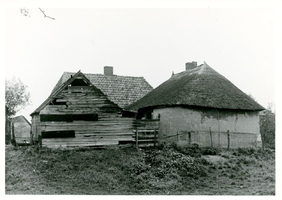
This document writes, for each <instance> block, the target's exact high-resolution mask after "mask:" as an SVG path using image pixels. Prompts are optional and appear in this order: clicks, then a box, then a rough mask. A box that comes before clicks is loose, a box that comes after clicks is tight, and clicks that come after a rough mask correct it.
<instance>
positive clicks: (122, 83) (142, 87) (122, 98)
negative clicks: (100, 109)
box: [33, 72, 153, 113]
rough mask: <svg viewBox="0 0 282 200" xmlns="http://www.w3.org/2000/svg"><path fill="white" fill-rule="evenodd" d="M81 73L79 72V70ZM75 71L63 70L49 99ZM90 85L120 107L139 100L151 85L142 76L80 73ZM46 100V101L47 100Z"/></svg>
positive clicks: (149, 89) (38, 109)
mask: <svg viewBox="0 0 282 200" xmlns="http://www.w3.org/2000/svg"><path fill="white" fill-rule="evenodd" d="M80 73H81V72H80ZM75 74H76V73H74V72H64V73H63V75H62V76H61V78H60V79H59V81H58V82H57V84H56V85H55V87H54V88H53V90H52V92H51V94H50V96H49V98H48V99H50V98H51V97H52V96H54V94H55V93H56V92H57V91H58V90H59V89H60V88H61V87H62V86H63V85H64V83H66V81H68V80H69V79H70V78H71V77H73V76H74V75H75ZM82 74H83V75H84V76H85V77H86V78H87V79H88V80H89V81H90V82H91V84H92V85H94V86H95V87H96V88H98V89H99V90H101V91H102V92H103V93H104V94H105V95H107V97H108V99H109V100H110V101H112V102H113V103H115V104H117V105H118V106H119V107H120V108H124V107H125V106H127V105H130V104H132V103H133V102H135V101H137V100H139V99H140V98H142V97H143V96H144V95H146V94H147V93H148V92H150V91H151V90H152V89H153V87H152V86H151V85H150V84H149V83H148V82H147V81H146V80H145V78H143V77H132V76H117V75H112V76H106V75H103V74H84V73H82ZM48 99H47V100H46V102H47V101H48ZM44 105H45V104H44V102H43V104H42V105H41V106H39V108H37V109H36V110H35V111H34V112H33V113H35V112H39V111H40V110H41V109H42V108H43V107H42V106H44Z"/></svg>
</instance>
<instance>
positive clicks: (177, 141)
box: [176, 131, 179, 142]
mask: <svg viewBox="0 0 282 200" xmlns="http://www.w3.org/2000/svg"><path fill="white" fill-rule="evenodd" d="M176 140H177V142H178V140H179V138H178V131H177V134H176Z"/></svg>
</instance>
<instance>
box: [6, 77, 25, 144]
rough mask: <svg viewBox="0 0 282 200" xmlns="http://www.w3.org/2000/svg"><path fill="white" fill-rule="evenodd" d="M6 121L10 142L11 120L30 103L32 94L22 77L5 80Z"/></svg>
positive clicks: (7, 136) (7, 139)
mask: <svg viewBox="0 0 282 200" xmlns="http://www.w3.org/2000/svg"><path fill="white" fill-rule="evenodd" d="M5 86H6V87H5V89H6V90H5V114H6V115H5V116H6V117H5V122H6V134H5V135H6V144H8V143H9V142H10V120H11V118H12V117H13V116H14V115H16V114H17V112H19V111H20V110H21V109H23V108H25V107H26V106H27V105H29V104H30V102H29V97H30V94H29V92H28V91H27V90H26V89H27V86H26V85H24V84H23V83H22V81H21V80H20V79H16V78H13V79H12V80H10V81H9V80H6V82H5Z"/></svg>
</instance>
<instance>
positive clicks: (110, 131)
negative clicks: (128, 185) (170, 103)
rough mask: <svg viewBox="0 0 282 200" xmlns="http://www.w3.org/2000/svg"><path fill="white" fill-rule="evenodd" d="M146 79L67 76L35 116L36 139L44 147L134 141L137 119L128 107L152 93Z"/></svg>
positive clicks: (107, 73) (106, 70)
mask: <svg viewBox="0 0 282 200" xmlns="http://www.w3.org/2000/svg"><path fill="white" fill-rule="evenodd" d="M152 89H153V88H152V86H150V84H149V83H148V82H147V81H146V80H145V79H144V78H143V77H130V76H117V75H114V74H113V67H104V74H83V73H82V72H80V71H79V72H77V73H70V72H65V73H63V75H62V77H61V78H60V80H59V81H58V83H57V84H56V86H55V87H54V89H53V91H52V92H51V94H50V96H49V97H48V98H47V99H46V100H45V101H44V102H43V103H42V104H41V105H40V106H39V107H38V108H37V109H36V110H35V111H34V112H33V113H32V114H31V117H32V138H33V139H34V141H39V143H41V144H42V145H45V146H49V147H58V146H66V147H71V146H97V145H116V144H120V143H126V142H128V141H131V140H132V129H133V127H132V126H133V120H134V118H129V117H122V110H123V108H124V107H125V106H127V105H129V104H132V103H133V102H135V101H137V100H139V99H140V98H141V97H143V96H144V95H146V94H147V93H148V92H150V91H151V90H152Z"/></svg>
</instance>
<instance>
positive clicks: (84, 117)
mask: <svg viewBox="0 0 282 200" xmlns="http://www.w3.org/2000/svg"><path fill="white" fill-rule="evenodd" d="M40 121H41V122H72V121H98V115H97V114H77V115H40Z"/></svg>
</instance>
